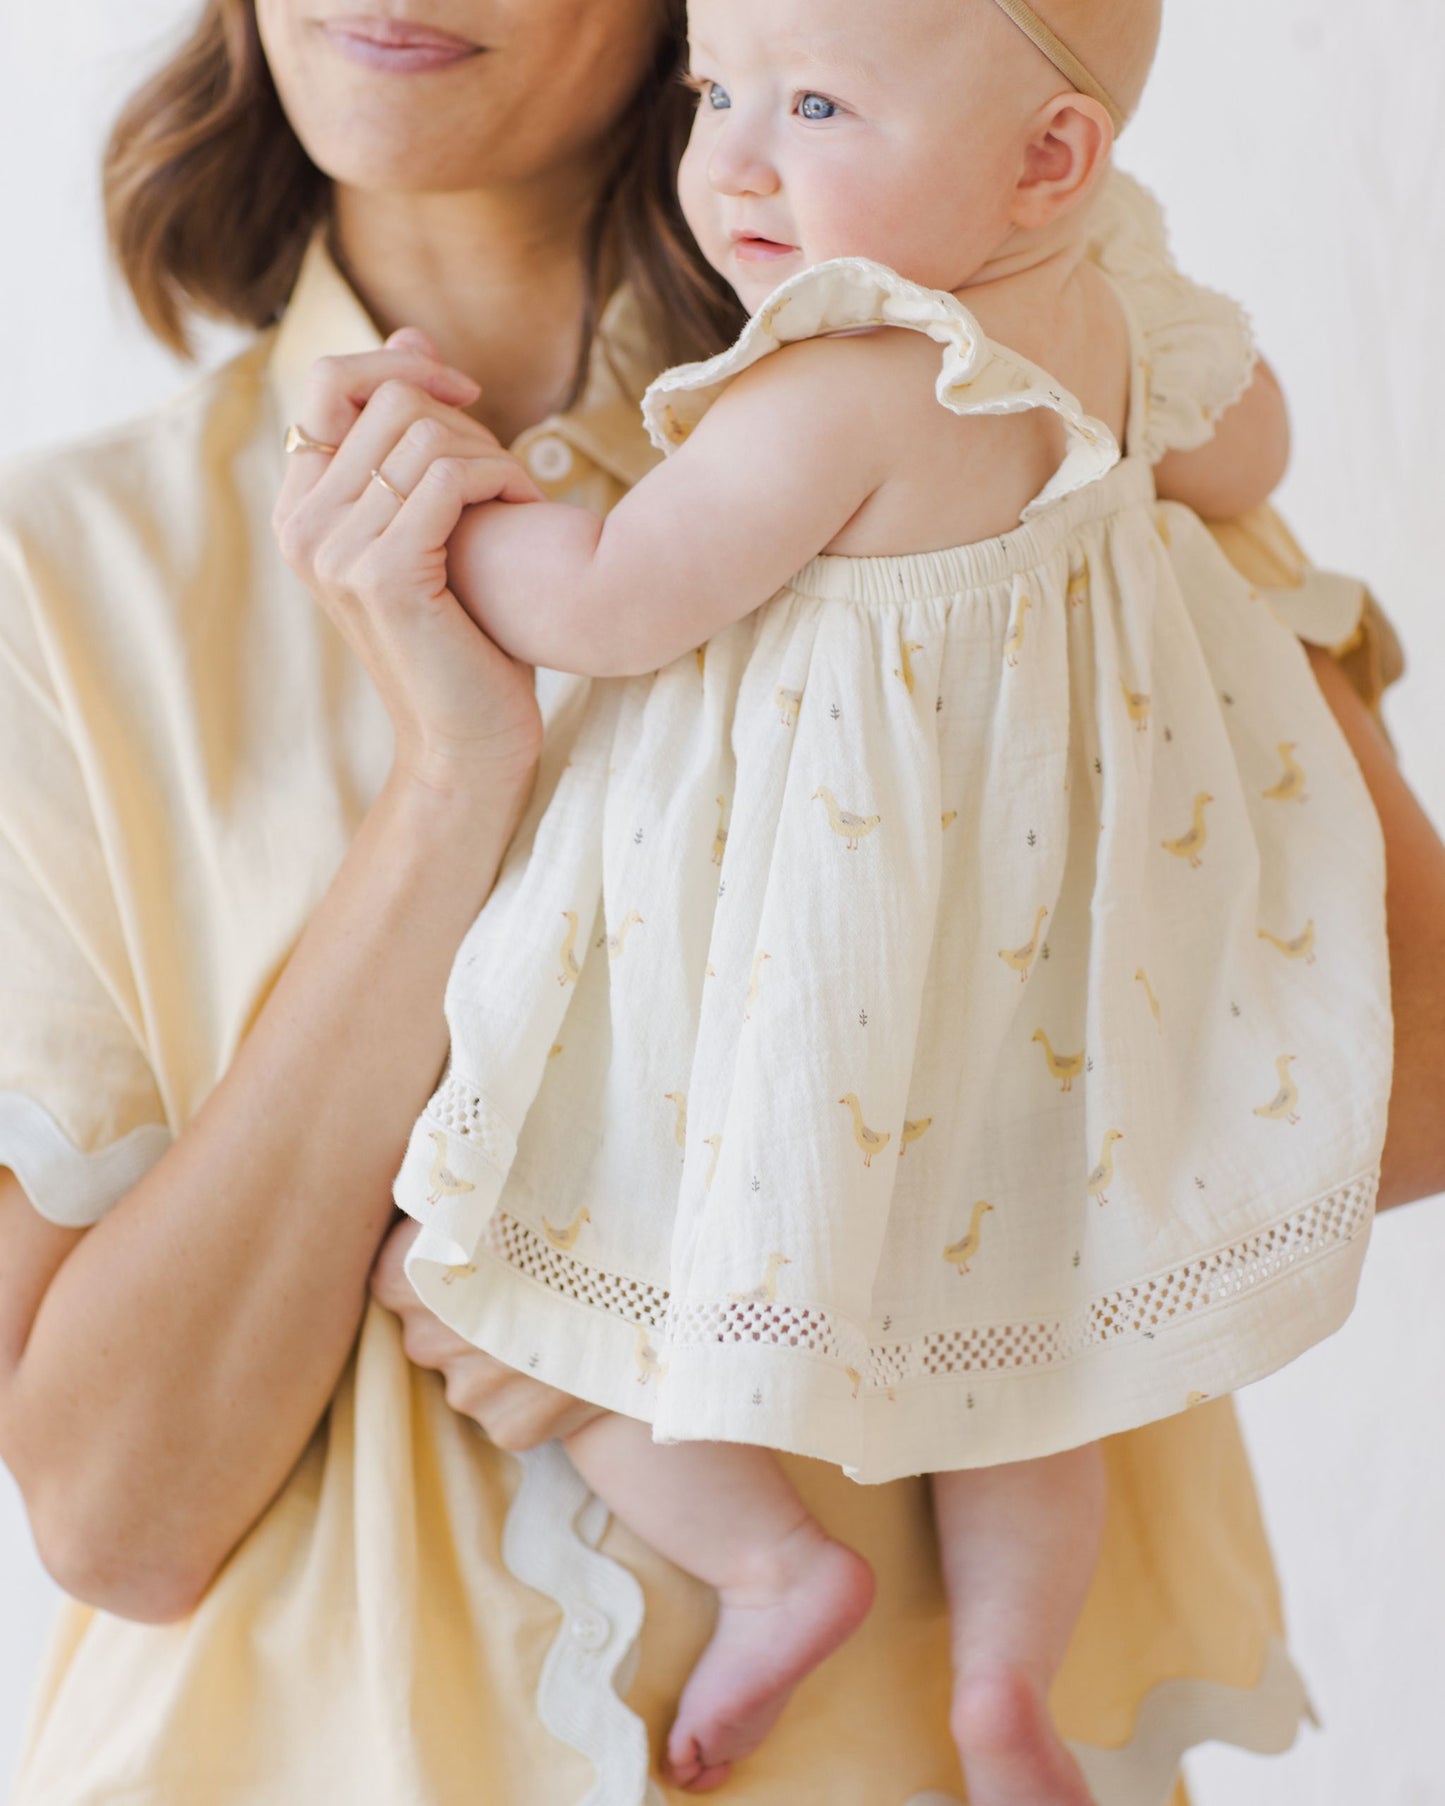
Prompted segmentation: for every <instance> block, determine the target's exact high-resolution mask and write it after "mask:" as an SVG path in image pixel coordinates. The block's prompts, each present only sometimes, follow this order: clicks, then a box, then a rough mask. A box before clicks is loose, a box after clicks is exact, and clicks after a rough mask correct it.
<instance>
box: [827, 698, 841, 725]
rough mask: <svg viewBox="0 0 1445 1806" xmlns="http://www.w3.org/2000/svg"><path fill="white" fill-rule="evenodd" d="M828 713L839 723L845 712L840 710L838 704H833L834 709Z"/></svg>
mask: <svg viewBox="0 0 1445 1806" xmlns="http://www.w3.org/2000/svg"><path fill="white" fill-rule="evenodd" d="M828 713H829V714H830V715H831V716H832V717H833V719H834V720H835V721H839V720H841V719H842V715H843V711H842V709H840V708H839V707H838V705H837V703H836V702H835V703H834V704H833V706H832V708H830V709H829V710H828Z"/></svg>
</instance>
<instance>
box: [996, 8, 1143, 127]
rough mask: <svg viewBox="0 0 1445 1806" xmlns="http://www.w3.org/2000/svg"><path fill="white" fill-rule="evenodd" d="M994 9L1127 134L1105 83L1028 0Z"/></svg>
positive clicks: (1120, 114) (1121, 115) (1122, 115)
mask: <svg viewBox="0 0 1445 1806" xmlns="http://www.w3.org/2000/svg"><path fill="white" fill-rule="evenodd" d="M994 5H995V6H997V7H998V8H999V10H1000V11H1001V12H1005V13H1007V14H1008V16H1009V18H1011V19H1012V20H1013V22H1014V24H1015V25H1017V26H1018V28H1019V30H1020V31H1021V32H1022V33H1023V34H1024V36H1025V37H1026V38H1030V39H1031V40H1032V41H1033V42H1034V43H1035V44H1036V45H1037V46H1038V48H1039V49H1040V50H1042V51H1043V53H1044V55H1045V56H1046V57H1047V58H1048V59H1049V61H1050V62H1051V63H1052V64H1053V65H1054V67H1055V69H1057V70H1058V72H1059V74H1060V75H1065V76H1067V77H1068V79H1069V80H1070V81H1071V82H1072V83H1073V84H1074V87H1075V88H1076V89H1077V90H1078V92H1079V93H1080V94H1087V95H1088V97H1089V99H1090V100H1097V101H1098V103H1099V105H1100V106H1101V107H1104V108H1106V109H1107V110H1108V114H1109V117H1110V119H1112V120H1113V122H1114V130H1115V131H1116V132H1118V131H1122V130H1123V128H1124V109H1123V108H1122V107H1121V106H1120V105H1119V103H1118V102H1117V101H1116V100H1115V99H1114V98H1113V96H1112V95H1111V94H1110V93H1109V90H1108V89H1107V88H1106V87H1105V86H1104V85H1103V83H1102V82H1098V81H1095V79H1094V77H1093V76H1092V75H1090V74H1089V72H1088V70H1087V69H1086V68H1085V67H1084V65H1083V64H1082V63H1081V62H1080V61H1079V59H1078V58H1077V57H1076V56H1075V55H1074V53H1073V51H1072V50H1070V49H1069V47H1068V45H1067V44H1066V43H1065V42H1064V41H1063V39H1062V38H1061V37H1060V36H1059V35H1058V33H1057V32H1055V31H1053V30H1052V29H1051V28H1050V27H1049V26H1047V25H1045V23H1044V22H1043V20H1042V19H1041V18H1040V17H1039V15H1038V14H1037V13H1036V12H1035V11H1034V9H1033V8H1032V7H1031V6H1030V5H1029V4H1028V0H994Z"/></svg>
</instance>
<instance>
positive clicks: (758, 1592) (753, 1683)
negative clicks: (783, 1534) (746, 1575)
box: [666, 1519, 873, 1793]
mask: <svg viewBox="0 0 1445 1806" xmlns="http://www.w3.org/2000/svg"><path fill="white" fill-rule="evenodd" d="M872 1603H873V1570H872V1569H871V1568H870V1567H869V1566H868V1564H867V1562H866V1561H864V1559H863V1557H862V1556H861V1555H856V1554H855V1553H854V1552H853V1550H851V1549H848V1548H845V1547H844V1546H843V1544H842V1543H835V1542H833V1541H832V1540H831V1539H830V1538H829V1537H827V1536H825V1535H824V1534H823V1531H822V1529H821V1528H820V1527H819V1526H818V1525H817V1524H816V1523H814V1522H813V1521H812V1520H811V1519H810V1520H809V1521H808V1522H807V1523H805V1524H801V1525H800V1526H799V1527H798V1529H797V1530H795V1531H794V1532H793V1533H792V1535H791V1536H790V1537H788V1539H787V1541H786V1542H785V1543H784V1544H783V1546H782V1548H781V1549H780V1550H778V1551H776V1552H775V1558H773V1559H770V1561H769V1563H768V1569H767V1571H766V1572H765V1573H764V1574H762V1575H760V1577H759V1579H758V1580H757V1581H756V1582H755V1583H754V1584H751V1585H748V1586H746V1587H743V1586H737V1587H727V1588H723V1589H722V1590H721V1591H720V1592H719V1594H718V1620H717V1629H716V1630H715V1631H714V1632H713V1637H712V1641H711V1642H710V1643H709V1644H708V1646H707V1648H706V1649H705V1650H704V1651H703V1653H702V1659H701V1660H700V1661H699V1662H698V1665H697V1667H696V1668H695V1669H694V1670H693V1672H692V1676H691V1678H690V1679H689V1681H688V1683H687V1686H686V1687H685V1688H684V1689H683V1694H682V1699H681V1700H680V1701H679V1703H678V1708H677V1722H676V1723H675V1724H674V1725H673V1727H672V1730H671V1732H670V1733H669V1734H668V1739H667V1764H666V1767H667V1777H668V1779H669V1780H670V1781H672V1782H673V1784H674V1785H675V1786H678V1787H684V1788H686V1789H687V1790H688V1791H689V1792H690V1793H708V1792H710V1791H711V1790H712V1789H713V1788H714V1787H720V1786H721V1785H722V1783H723V1782H724V1781H726V1780H727V1778H728V1773H729V1769H730V1765H731V1764H732V1763H734V1762H737V1761H739V1760H740V1759H741V1758H742V1757H744V1756H747V1755H750V1754H751V1752H752V1751H753V1750H755V1749H756V1748H757V1747H758V1745H759V1744H760V1743H761V1742H762V1740H763V1738H764V1737H766V1736H767V1734H768V1732H769V1731H770V1730H771V1729H772V1728H773V1725H774V1723H775V1721H776V1720H777V1717H778V1715H779V1713H780V1712H781V1711H782V1709H783V1707H784V1706H785V1705H787V1703H788V1698H789V1695H790V1694H791V1693H792V1691H793V1689H794V1688H795V1687H796V1686H797V1684H798V1682H799V1681H801V1680H802V1679H803V1677H804V1676H805V1675H807V1674H810V1673H811V1672H812V1671H813V1669H815V1668H816V1667H817V1666H818V1664H819V1663H820V1662H823V1661H825V1660H826V1659H827V1658H828V1657H829V1656H830V1655H831V1654H832V1653H833V1651H834V1650H835V1649H837V1648H838V1647H839V1645H840V1644H842V1643H845V1642H846V1641H847V1639H848V1638H849V1637H850V1636H852V1634H853V1632H854V1631H855V1630H856V1629H857V1628H858V1626H859V1625H860V1624H861V1623H862V1622H863V1619H864V1618H865V1617H866V1616H867V1614H868V1608H869V1606H870V1605H872Z"/></svg>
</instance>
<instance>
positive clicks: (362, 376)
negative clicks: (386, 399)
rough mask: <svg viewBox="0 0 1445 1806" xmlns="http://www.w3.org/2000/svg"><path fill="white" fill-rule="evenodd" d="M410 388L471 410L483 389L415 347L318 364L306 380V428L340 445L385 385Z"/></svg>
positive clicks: (323, 360) (395, 347)
mask: <svg viewBox="0 0 1445 1806" xmlns="http://www.w3.org/2000/svg"><path fill="white" fill-rule="evenodd" d="M388 382H406V383H411V384H413V385H414V386H415V387H416V388H418V389H424V390H425V391H426V392H427V394H429V395H431V396H433V397H435V399H436V400H437V401H440V402H444V403H445V404H447V405H448V406H450V407H470V406H471V405H472V403H473V402H474V401H475V400H476V399H477V397H478V396H479V395H480V394H481V392H482V391H481V386H480V384H478V383H476V382H474V381H473V380H472V378H471V377H470V376H468V375H467V374H466V372H465V371H462V370H455V369H453V368H452V367H451V365H449V364H443V363H440V362H438V360H437V359H436V357H435V356H433V355H431V354H429V353H428V352H424V351H422V350H420V349H419V348H417V347H414V346H410V345H391V346H383V348H382V349H381V350H380V351H359V352H354V353H352V354H351V355H349V356H346V357H322V358H318V359H317V360H316V362H315V363H314V364H313V365H312V366H311V373H310V375H309V376H308V377H307V379H306V399H305V402H304V404H303V408H302V415H303V418H302V421H301V424H302V426H304V427H305V429H306V431H307V432H308V433H310V434H311V435H312V437H313V438H316V439H321V440H324V441H325V442H326V443H327V444H328V445H339V444H340V443H341V441H342V440H343V439H344V438H345V437H346V434H347V432H348V431H349V429H350V427H351V425H352V423H353V422H354V421H355V420H356V417H357V416H358V415H359V414H360V413H361V411H362V409H363V408H364V407H365V406H366V404H367V403H368V402H369V401H370V400H371V398H372V396H373V395H375V394H376V392H377V390H378V389H380V388H381V387H382V385H383V384H384V383H388Z"/></svg>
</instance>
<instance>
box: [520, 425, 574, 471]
mask: <svg viewBox="0 0 1445 1806" xmlns="http://www.w3.org/2000/svg"><path fill="white" fill-rule="evenodd" d="M572 464H573V458H572V447H571V446H570V445H569V444H568V443H567V441H566V440H565V439H561V438H559V437H558V436H557V434H556V433H544V434H543V436H542V437H541V438H540V439H538V440H537V441H536V442H535V443H534V444H533V445H532V446H531V447H529V449H528V452H527V468H528V469H529V470H530V471H531V473H532V475H533V476H534V477H536V479H537V481H538V482H539V483H560V482H562V480H563V479H564V478H566V477H569V476H571V474H572Z"/></svg>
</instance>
